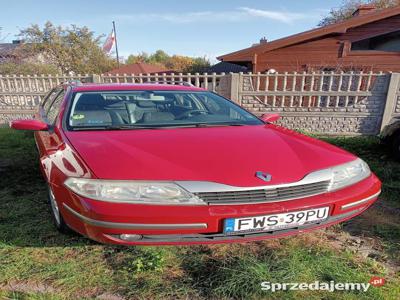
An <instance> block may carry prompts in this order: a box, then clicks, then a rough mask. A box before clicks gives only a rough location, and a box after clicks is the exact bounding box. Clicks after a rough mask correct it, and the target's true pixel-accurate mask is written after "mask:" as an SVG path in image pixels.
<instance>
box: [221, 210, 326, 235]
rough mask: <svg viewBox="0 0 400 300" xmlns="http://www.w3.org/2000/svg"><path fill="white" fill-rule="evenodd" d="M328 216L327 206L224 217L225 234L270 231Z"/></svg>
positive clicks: (320, 219) (312, 221)
mask: <svg viewBox="0 0 400 300" xmlns="http://www.w3.org/2000/svg"><path fill="white" fill-rule="evenodd" d="M328 216H329V207H322V208H315V209H308V210H301V211H294V212H287V213H281V214H273V215H265V216H256V217H247V218H237V219H235V218H232V219H226V220H225V224H224V233H225V234H236V233H243V232H258V231H271V230H280V229H287V228H292V227H297V226H299V225H305V224H309V223H316V222H319V221H323V220H325V219H326V218H328Z"/></svg>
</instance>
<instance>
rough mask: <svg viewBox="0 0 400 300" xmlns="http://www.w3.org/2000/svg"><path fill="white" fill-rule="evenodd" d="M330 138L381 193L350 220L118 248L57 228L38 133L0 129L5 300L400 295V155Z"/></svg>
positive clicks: (364, 142) (0, 283) (361, 140)
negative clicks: (326, 285)
mask: <svg viewBox="0 0 400 300" xmlns="http://www.w3.org/2000/svg"><path fill="white" fill-rule="evenodd" d="M326 140H327V141H329V142H331V143H333V144H336V145H339V146H341V147H343V148H346V149H348V150H349V151H351V152H354V153H356V154H357V155H359V156H360V157H362V158H363V159H365V160H366V161H367V162H368V163H369V164H370V166H371V168H372V169H373V171H374V172H376V174H377V175H378V176H379V177H380V178H381V179H382V180H383V183H384V186H383V194H382V196H381V200H380V201H379V202H378V203H377V204H376V205H375V206H374V207H372V208H371V209H370V210H368V211H367V212H365V213H364V214H363V215H362V216H360V217H358V218H356V219H354V220H351V221H349V222H347V223H345V224H342V225H338V226H335V227H333V228H329V229H327V230H320V231H316V232H313V233H309V234H302V235H299V236H296V237H290V238H284V239H274V240H267V241H263V242H253V243H245V244H233V245H213V246H191V247H186V246H185V247H183V246H180V247H172V246H169V247H130V248H127V247H117V246H107V245H100V244H97V243H95V242H92V241H90V240H88V239H86V238H83V237H80V236H78V235H67V236H66V235H61V234H59V233H58V232H57V231H56V230H55V229H54V228H53V226H52V224H51V220H50V211H49V209H48V207H47V204H46V190H45V185H44V183H43V180H42V178H41V174H40V173H39V169H38V160H37V154H36V149H35V144H34V141H33V138H32V134H31V133H26V132H17V131H11V130H9V129H4V128H3V129H0V299H3V298H4V299H77V298H78V299H92V298H96V297H100V298H101V299H130V298H132V299H154V298H155V299H210V298H211V299H232V298H233V299H237V298H247V299H260V298H263V299H298V298H300V297H301V298H304V299H374V300H375V299H385V300H386V299H393V300H395V299H400V274H399V266H400V254H399V248H400V220H399V217H398V216H399V213H400V200H399V197H398V195H399V194H398V193H399V192H400V163H397V162H394V161H392V160H391V159H390V157H387V154H386V152H385V149H384V147H383V146H381V145H380V144H379V141H378V139H377V138H372V137H371V138H365V137H355V138H329V139H326ZM372 276H383V277H384V278H385V279H386V280H387V282H386V284H385V285H384V286H382V287H370V288H369V290H368V291H367V292H365V293H361V292H355V291H353V292H343V291H339V292H336V293H331V292H328V291H287V292H282V291H281V292H275V293H271V292H267V291H262V290H261V286H260V283H261V282H262V281H271V282H308V283H311V282H314V281H316V280H319V281H324V282H329V281H331V280H334V281H336V282H365V283H366V282H368V281H369V279H370V278H371V277H372Z"/></svg>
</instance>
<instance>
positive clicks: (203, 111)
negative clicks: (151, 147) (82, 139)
mask: <svg viewBox="0 0 400 300" xmlns="http://www.w3.org/2000/svg"><path fill="white" fill-rule="evenodd" d="M67 120H68V121H67V123H68V126H69V128H70V129H73V130H90V129H92V130H93V129H113V128H114V129H129V128H162V127H191V126H234V125H237V126H240V125H260V124H263V123H262V121H260V120H259V119H257V118H256V117H255V116H253V115H252V114H250V113H248V112H247V111H245V110H243V109H242V108H240V107H239V106H237V105H235V104H233V103H231V102H230V101H228V100H226V99H224V98H222V97H220V96H218V95H216V94H214V93H210V92H194V91H147V90H146V91H105V92H103V91H98V92H78V93H76V94H75V95H74V98H73V102H72V106H71V109H70V114H69V115H68V119H67Z"/></svg>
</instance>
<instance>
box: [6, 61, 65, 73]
mask: <svg viewBox="0 0 400 300" xmlns="http://www.w3.org/2000/svg"><path fill="white" fill-rule="evenodd" d="M58 73H59V70H58V69H57V68H56V67H55V66H53V65H49V64H37V63H18V62H5V63H0V74H2V75H7V74H8V75H15V74H18V75H32V74H46V75H47V74H52V75H56V74H58Z"/></svg>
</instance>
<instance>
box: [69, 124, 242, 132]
mask: <svg viewBox="0 0 400 300" xmlns="http://www.w3.org/2000/svg"><path fill="white" fill-rule="evenodd" d="M245 125H246V124H243V123H186V124H185V123H182V124H165V125H162V124H159V125H147V126H146V125H136V124H123V125H108V126H82V127H73V128H72V130H74V131H75V130H76V131H79V130H129V129H168V128H188V127H220V126H245Z"/></svg>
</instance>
